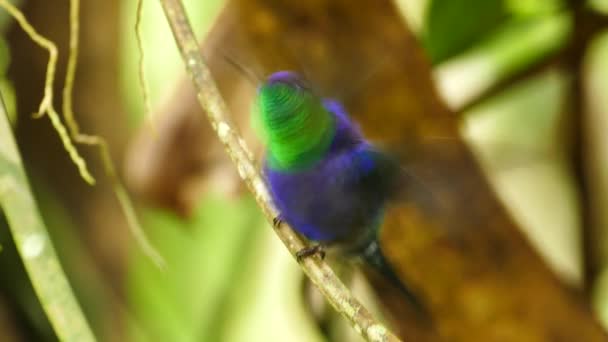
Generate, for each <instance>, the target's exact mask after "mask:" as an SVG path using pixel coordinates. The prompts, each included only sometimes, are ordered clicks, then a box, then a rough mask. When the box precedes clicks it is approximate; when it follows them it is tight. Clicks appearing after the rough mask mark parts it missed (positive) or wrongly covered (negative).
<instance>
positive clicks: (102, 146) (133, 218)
mask: <svg viewBox="0 0 608 342" xmlns="http://www.w3.org/2000/svg"><path fill="white" fill-rule="evenodd" d="M79 12H80V0H70V48H69V56H68V66H67V71H66V74H65V86H64V88H63V117H64V119H65V123H66V125H67V127H68V130H69V132H70V135H71V136H72V139H74V141H76V142H77V143H79V144H84V145H91V146H97V147H98V148H99V153H100V155H101V162H102V164H103V166H104V168H105V172H106V175H107V176H108V178H109V180H110V184H111V185H112V190H113V191H114V195H115V196H116V198H117V199H118V202H119V204H120V207H121V209H122V212H123V213H124V214H125V217H126V219H127V227H129V230H130V231H131V234H132V235H133V237H134V238H135V241H136V242H137V244H138V245H139V247H140V248H141V249H142V251H143V253H144V254H145V255H146V256H147V257H148V258H150V260H152V262H154V263H155V264H156V266H157V267H159V268H160V269H164V268H165V267H166V263H165V260H164V259H163V257H162V256H161V255H160V253H159V252H158V251H157V250H156V248H154V246H153V245H152V243H151V242H150V241H149V240H148V237H147V236H146V234H145V232H144V230H143V228H142V227H141V224H140V223H139V220H138V218H137V214H136V213H135V209H134V206H133V202H132V201H131V198H130V197H129V194H128V193H127V191H126V190H125V187H124V186H123V185H122V183H121V182H120V180H119V178H118V175H117V174H116V170H115V167H114V162H113V161H112V157H111V156H110V149H109V147H108V142H107V141H106V140H105V139H104V138H102V137H100V136H98V135H89V134H84V133H81V132H80V127H79V125H78V122H77V121H76V119H75V117H74V109H73V108H72V102H73V101H72V92H73V89H74V76H75V74H76V62H77V61H78V38H79V31H80V30H79V24H78V17H79Z"/></svg>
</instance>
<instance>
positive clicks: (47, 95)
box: [0, 0, 95, 185]
mask: <svg viewBox="0 0 608 342" xmlns="http://www.w3.org/2000/svg"><path fill="white" fill-rule="evenodd" d="M0 7H2V8H4V9H5V10H6V11H7V12H8V13H9V14H10V15H11V16H12V17H13V18H14V19H15V20H16V21H17V23H19V26H21V28H22V29H23V31H25V33H27V35H28V36H29V37H30V38H31V39H32V40H33V41H34V42H35V43H36V44H38V45H39V46H40V47H42V48H44V49H46V50H47V51H48V52H49V62H48V65H47V69H46V80H45V83H44V97H43V98H42V102H40V107H39V109H38V112H37V113H35V114H34V117H41V116H43V115H44V114H45V113H47V114H48V117H49V119H50V120H51V123H52V124H53V127H54V128H55V130H56V131H57V133H58V134H59V137H60V138H61V142H62V143H63V147H64V148H65V150H66V151H67V152H68V154H69V156H70V158H71V159H72V162H73V163H74V164H75V165H76V167H78V172H79V173H80V176H81V177H82V178H83V179H84V180H85V181H86V182H87V183H89V184H91V185H93V184H95V178H93V176H92V175H91V173H90V172H89V170H88V168H87V164H86V162H85V161H84V159H83V158H82V157H81V156H80V155H79V154H78V151H77V150H76V147H75V146H74V145H73V144H72V141H71V140H70V136H69V135H68V133H67V131H66V129H65V127H64V126H63V124H62V123H61V120H60V119H59V114H57V111H56V110H55V107H54V106H53V81H54V80H55V69H56V66H57V47H56V46H55V44H53V42H51V41H50V40H48V39H46V38H45V37H43V36H42V35H40V34H39V33H38V32H36V30H35V29H34V27H32V25H30V23H29V22H28V21H27V19H25V16H24V15H23V13H21V11H19V9H17V7H15V6H13V5H12V4H11V3H10V2H8V1H7V0H0Z"/></svg>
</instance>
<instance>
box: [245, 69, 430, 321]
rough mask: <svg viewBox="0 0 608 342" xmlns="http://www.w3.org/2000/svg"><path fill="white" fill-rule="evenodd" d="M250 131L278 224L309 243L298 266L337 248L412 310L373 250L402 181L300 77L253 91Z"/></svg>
mask: <svg viewBox="0 0 608 342" xmlns="http://www.w3.org/2000/svg"><path fill="white" fill-rule="evenodd" d="M251 114H252V125H253V127H254V130H255V131H257V132H258V135H259V136H260V138H261V140H262V141H263V143H264V145H265V157H264V161H263V166H262V168H263V170H262V172H263V175H264V178H265V180H266V182H267V184H268V187H269V190H270V194H271V196H272V198H273V200H274V203H275V205H276V207H277V209H278V210H279V213H280V216H279V217H277V218H276V219H275V220H274V223H275V225H280V224H281V223H282V222H287V223H289V225H290V226H291V227H293V228H294V229H295V230H296V231H297V232H298V233H299V234H301V235H303V236H304V237H306V238H307V239H309V240H311V241H312V242H313V243H315V244H314V245H313V247H309V248H305V249H303V250H301V251H299V252H298V253H297V257H298V260H301V258H304V257H309V256H311V255H313V254H316V253H319V254H320V256H321V257H324V255H325V254H324V248H325V247H330V246H339V247H340V248H339V249H340V250H341V251H343V252H344V254H346V255H348V256H356V257H359V258H360V259H362V260H363V261H364V262H365V263H367V264H368V265H370V266H372V268H374V269H376V270H377V271H378V273H380V274H381V275H383V276H384V277H386V278H387V280H389V282H390V283H392V284H393V285H394V286H395V287H397V288H398V289H399V290H400V291H401V293H402V294H403V295H404V297H405V298H406V299H407V300H408V301H409V302H410V303H411V304H413V306H414V307H415V308H417V309H418V310H420V311H422V305H421V303H420V301H419V300H418V298H417V296H415V295H414V293H413V292H412V291H411V290H410V289H409V288H408V287H407V286H406V285H405V284H404V282H403V281H402V280H401V279H400V278H399V277H398V276H397V275H396V274H395V272H394V270H393V268H392V267H391V266H390V263H389V262H388V261H387V259H386V257H385V255H384V253H383V251H382V248H381V245H380V243H379V233H380V227H381V224H382V221H383V217H384V212H385V209H386V207H387V205H389V203H390V202H391V201H394V200H397V199H398V198H400V197H401V193H402V192H403V189H404V187H405V186H406V185H407V184H406V183H407V181H408V180H407V178H408V177H407V175H406V173H405V172H404V171H403V169H402V168H401V166H400V164H399V163H398V161H397V160H396V159H395V158H393V157H392V156H391V155H390V154H388V153H385V152H384V151H382V150H381V149H380V148H378V147H377V146H375V145H374V144H372V143H371V142H370V141H368V140H367V139H365V137H364V136H363V134H362V132H361V130H360V128H359V126H358V125H357V124H356V123H355V122H353V121H352V120H351V118H350V117H349V116H348V114H347V111H346V110H345V108H344V106H343V105H342V104H341V103H340V102H339V101H337V100H334V99H329V98H322V97H321V96H318V95H317V94H316V93H315V92H314V91H313V90H312V88H311V85H310V83H309V82H308V81H307V80H306V79H305V78H304V77H302V76H301V75H300V74H298V73H296V72H292V71H278V72H275V73H273V74H271V75H270V76H269V77H268V78H267V79H266V80H265V81H264V82H262V84H261V85H260V86H259V87H258V90H257V97H256V99H255V101H254V105H253V110H252V113H251Z"/></svg>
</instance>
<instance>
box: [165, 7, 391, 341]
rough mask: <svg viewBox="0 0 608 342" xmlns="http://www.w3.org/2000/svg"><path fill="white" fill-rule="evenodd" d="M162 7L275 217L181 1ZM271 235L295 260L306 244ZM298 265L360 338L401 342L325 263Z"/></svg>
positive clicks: (233, 149) (218, 126)
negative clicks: (201, 51) (297, 253)
mask: <svg viewBox="0 0 608 342" xmlns="http://www.w3.org/2000/svg"><path fill="white" fill-rule="evenodd" d="M161 3H162V6H163V9H164V12H165V15H166V16H167V20H168V21H169V25H170V26H171V29H172V31H173V35H174V37H175V41H176V42H177V46H178V48H179V50H180V52H181V55H182V58H183V60H184V63H185V64H186V69H187V72H188V74H189V75H190V78H191V79H192V82H193V83H194V86H195V88H196V91H197V96H198V99H199V102H200V104H201V106H202V107H203V109H204V110H205V112H206V113H207V116H208V119H209V121H210V123H211V126H212V127H213V129H214V131H215V132H216V133H217V135H218V137H219V139H220V140H221V142H222V143H223V144H224V146H225V148H226V151H227V152H228V154H229V155H230V157H231V159H232V161H233V162H234V163H235V164H236V167H237V169H238V171H239V175H240V176H241V178H242V179H243V180H244V181H245V183H246V184H247V186H248V187H249V189H250V190H251V192H252V193H253V195H254V197H255V199H256V201H257V202H258V205H259V206H260V208H261V209H262V211H263V213H264V215H265V216H266V218H267V219H268V221H272V220H273V219H274V218H275V217H277V216H278V215H279V213H278V211H277V209H276V208H275V207H274V205H273V204H272V200H271V197H270V195H269V193H268V189H267V188H266V185H265V183H264V181H263V180H262V177H261V176H260V174H259V172H258V170H257V169H256V167H255V166H254V163H253V162H252V160H253V156H252V154H251V152H249V150H248V149H247V146H246V145H245V142H244V140H243V139H242V138H241V137H240V135H239V133H238V132H237V131H236V129H235V127H234V126H233V125H232V123H231V122H230V120H229V119H228V116H227V115H226V113H228V109H227V106H226V104H225V103H224V101H223V99H222V97H221V96H220V94H219V91H218V89H217V86H216V85H215V82H214V81H213V79H212V78H211V74H210V72H209V69H208V68H207V66H206V65H205V63H204V61H203V59H202V57H201V55H200V50H199V47H198V44H197V41H196V38H195V36H194V33H193V32H192V28H191V26H190V23H189V21H188V18H187V16H186V13H185V10H184V7H183V5H182V3H181V1H180V0H161ZM275 231H276V233H277V235H278V236H279V238H280V239H281V240H282V241H283V243H284V244H285V246H286V247H287V249H288V250H289V251H290V252H291V254H292V255H293V256H294V257H295V253H296V252H297V251H299V250H301V249H302V248H304V247H305V246H306V244H305V242H304V241H303V240H302V239H301V238H300V237H299V236H298V235H297V234H296V233H295V232H294V231H293V229H292V228H291V227H289V226H288V225H287V224H282V225H280V226H279V227H277V228H275ZM301 266H302V268H303V270H304V272H305V273H306V274H307V275H308V277H309V278H310V279H311V281H312V282H313V283H314V284H315V285H316V286H317V288H318V289H319V290H320V291H321V292H322V293H323V295H324V296H325V298H327V300H328V301H329V303H330V304H331V305H332V306H333V307H334V308H335V309H336V310H337V311H338V312H339V313H341V314H342V315H343V316H344V317H345V318H346V319H348V320H349V321H350V322H351V323H352V324H353V326H354V328H355V330H357V332H359V333H360V334H361V335H362V336H363V337H364V338H366V339H367V340H369V341H399V339H398V338H397V337H396V336H395V335H393V334H392V333H391V332H390V331H388V330H387V329H386V328H385V327H384V325H382V324H381V323H379V322H378V321H377V320H376V319H375V318H374V317H373V316H372V315H371V314H370V312H369V311H368V310H367V309H366V308H364V307H363V305H361V303H359V301H358V300H357V299H356V298H355V297H354V296H353V295H352V294H351V293H350V291H349V290H348V289H347V288H346V286H344V284H343V283H342V282H341V281H340V280H339V279H338V277H336V275H335V274H334V272H333V271H332V269H331V268H330V267H329V266H328V265H327V263H325V262H324V261H322V260H321V259H320V258H316V257H314V258H305V259H304V260H302V262H301Z"/></svg>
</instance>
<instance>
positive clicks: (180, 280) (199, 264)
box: [128, 195, 262, 341]
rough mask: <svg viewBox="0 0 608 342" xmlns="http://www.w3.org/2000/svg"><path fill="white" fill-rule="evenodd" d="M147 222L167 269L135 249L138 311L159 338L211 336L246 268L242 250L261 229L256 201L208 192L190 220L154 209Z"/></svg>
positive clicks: (132, 290) (133, 286) (132, 295)
mask: <svg viewBox="0 0 608 342" xmlns="http://www.w3.org/2000/svg"><path fill="white" fill-rule="evenodd" d="M145 222H146V227H147V228H148V232H149V234H150V237H151V239H152V240H153V241H154V243H155V245H156V246H157V247H158V249H159V251H160V252H161V254H162V255H163V256H164V257H165V258H166V260H167V265H168V269H167V270H166V271H165V272H161V271H159V270H158V269H157V268H156V267H154V265H152V264H151V263H150V262H149V260H146V259H145V258H143V256H142V255H141V254H139V253H136V252H134V253H135V254H134V255H133V256H134V258H133V260H132V262H131V265H130V267H129V269H130V271H129V274H128V296H129V299H130V301H131V302H132V304H133V309H134V312H135V315H136V316H137V317H138V318H140V320H141V321H142V323H143V326H144V328H145V329H146V330H147V331H148V332H149V333H150V336H154V337H155V339H157V340H160V341H210V340H213V339H212V338H211V339H210V338H209V337H210V336H213V335H212V334H214V333H217V331H216V330H217V327H216V326H215V324H216V323H217V320H218V317H220V316H221V312H222V310H223V302H224V301H225V299H226V297H227V295H228V293H229V292H230V289H231V288H232V287H233V285H234V279H235V278H234V277H235V275H236V274H238V273H239V272H241V271H242V268H241V263H242V256H243V255H244V254H245V253H246V252H247V250H248V248H249V242H250V239H251V236H252V234H253V232H255V230H257V229H260V225H261V222H262V219H261V214H260V213H259V210H258V209H257V206H256V205H255V202H254V201H253V200H251V199H249V198H245V199H239V200H237V201H228V200H226V199H223V198H221V197H218V196H212V195H208V196H207V197H206V198H205V199H203V200H202V202H201V205H200V207H199V210H197V212H196V213H195V216H194V217H193V218H192V219H191V220H189V221H188V222H184V221H182V220H180V219H178V218H177V217H175V216H173V215H170V214H168V213H163V212H160V211H153V210H149V211H147V212H146V214H145Z"/></svg>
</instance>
